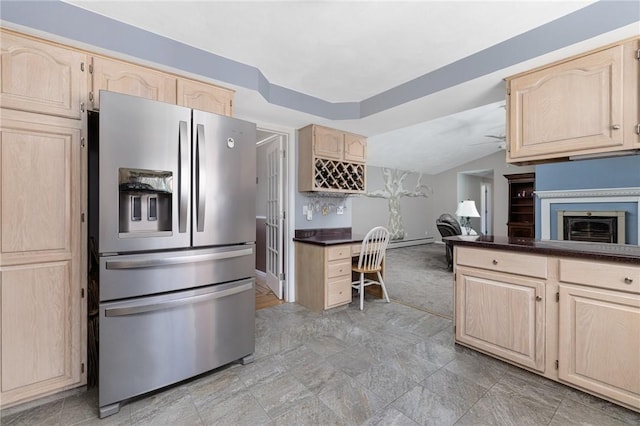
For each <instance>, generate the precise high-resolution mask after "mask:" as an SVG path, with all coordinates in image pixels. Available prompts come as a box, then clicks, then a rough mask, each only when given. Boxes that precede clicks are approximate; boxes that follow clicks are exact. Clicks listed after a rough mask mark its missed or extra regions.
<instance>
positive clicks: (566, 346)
mask: <svg viewBox="0 0 640 426" xmlns="http://www.w3.org/2000/svg"><path fill="white" fill-rule="evenodd" d="M639 348H640V298H638V295H637V294H628V293H623V292H615V291H608V290H600V289H592V288H587V287H581V286H571V285H563V284H561V285H560V330H559V358H558V360H559V371H558V373H559V377H560V379H561V380H564V381H566V382H568V383H571V384H574V385H577V386H580V387H582V388H584V389H587V390H590V391H593V392H596V393H598V394H600V395H602V396H604V397H606V398H610V399H614V400H616V401H620V402H622V403H624V404H626V405H629V406H631V407H635V408H636V409H637V408H638V407H640V349H639Z"/></svg>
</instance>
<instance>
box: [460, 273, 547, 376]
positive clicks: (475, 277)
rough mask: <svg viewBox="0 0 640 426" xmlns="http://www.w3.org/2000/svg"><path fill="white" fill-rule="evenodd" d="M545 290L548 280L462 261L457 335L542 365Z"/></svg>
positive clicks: (508, 356) (509, 357)
mask: <svg viewBox="0 0 640 426" xmlns="http://www.w3.org/2000/svg"><path fill="white" fill-rule="evenodd" d="M544 290H545V283H544V281H538V280H533V279H528V278H522V277H518V276H513V275H509V274H498V273H491V272H484V271H478V270H474V269H467V268H460V267H458V268H457V270H456V294H455V299H456V340H457V341H459V342H461V343H464V344H468V345H469V346H473V347H475V348H477V349H480V350H482V351H485V352H487V353H490V354H493V355H497V356H499V357H502V358H504V359H506V360H510V361H513V362H515V363H517V364H520V365H523V366H525V367H529V368H531V369H533V370H538V371H544V349H545V344H544V333H545V317H544V312H545V299H544V293H545V292H544Z"/></svg>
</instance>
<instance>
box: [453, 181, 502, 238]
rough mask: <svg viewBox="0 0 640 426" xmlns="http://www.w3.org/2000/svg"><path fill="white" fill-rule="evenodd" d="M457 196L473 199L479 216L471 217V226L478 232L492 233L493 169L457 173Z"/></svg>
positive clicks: (459, 199) (458, 200)
mask: <svg viewBox="0 0 640 426" xmlns="http://www.w3.org/2000/svg"><path fill="white" fill-rule="evenodd" d="M457 186H458V188H457V190H458V191H457V192H458V197H457V202H460V201H462V200H473V201H475V204H476V208H477V209H478V213H480V217H472V218H471V227H472V228H473V229H474V230H475V231H476V232H478V233H481V234H483V235H489V234H492V233H493V169H484V170H468V171H463V172H459V173H458V185H457Z"/></svg>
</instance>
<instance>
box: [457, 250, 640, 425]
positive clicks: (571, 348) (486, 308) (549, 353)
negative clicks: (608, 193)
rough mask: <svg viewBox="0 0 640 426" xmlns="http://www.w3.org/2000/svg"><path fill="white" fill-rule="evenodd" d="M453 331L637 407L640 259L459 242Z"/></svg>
mask: <svg viewBox="0 0 640 426" xmlns="http://www.w3.org/2000/svg"><path fill="white" fill-rule="evenodd" d="M543 266H544V268H543ZM455 339H456V342H457V343H460V344H463V345H465V346H469V347H472V348H474V349H477V350H479V351H481V352H484V353H487V354H489V355H493V356H496V357H498V358H500V359H502V360H504V361H507V362H510V363H513V364H516V365H518V366H521V367H523V368H526V369H528V370H530V371H532V372H535V373H538V374H541V375H543V376H545V377H547V378H550V379H552V380H556V381H560V382H562V383H565V384H567V385H569V386H573V387H575V388H578V389H580V390H583V391H585V392H588V393H592V394H594V395H596V396H599V397H601V398H604V399H608V400H610V401H613V402H615V403H618V404H620V405H623V406H626V407H628V408H631V409H633V410H636V411H639V412H640V265H633V264H623V263H617V262H605V261H598V260H592V259H589V260H579V259H574V258H564V257H553V256H541V255H537V254H526V253H514V252H512V251H506V250H491V249H484V248H471V247H466V246H456V247H455Z"/></svg>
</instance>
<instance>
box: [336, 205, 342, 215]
mask: <svg viewBox="0 0 640 426" xmlns="http://www.w3.org/2000/svg"><path fill="white" fill-rule="evenodd" d="M336 214H344V206H338V208H337V209H336Z"/></svg>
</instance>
